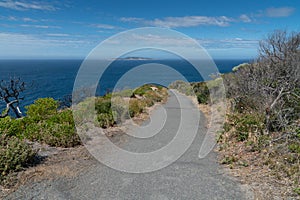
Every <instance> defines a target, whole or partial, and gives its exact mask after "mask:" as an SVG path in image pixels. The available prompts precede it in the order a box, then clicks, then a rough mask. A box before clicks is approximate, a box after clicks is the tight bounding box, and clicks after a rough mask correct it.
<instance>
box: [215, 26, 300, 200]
mask: <svg viewBox="0 0 300 200" xmlns="http://www.w3.org/2000/svg"><path fill="white" fill-rule="evenodd" d="M283 46H284V47H285V48H279V47H283ZM299 47H300V34H299V33H292V34H288V33H286V32H285V31H275V32H274V33H273V34H271V35H270V36H269V37H268V38H267V39H266V40H263V41H261V43H260V55H261V56H260V58H259V59H258V60H257V61H256V62H254V63H251V64H243V65H239V66H238V67H236V68H234V70H233V72H232V73H228V74H223V75H222V77H223V80H224V83H225V87H226V90H227V97H228V104H227V105H230V106H229V108H228V111H227V119H226V122H225V124H224V129H223V131H222V132H221V133H220V134H219V135H218V138H217V140H218V142H219V150H220V152H221V155H222V158H221V163H223V164H227V165H229V166H230V168H235V169H236V171H238V172H239V176H242V177H243V178H245V179H246V180H249V182H256V181H259V180H261V181H262V182H264V183H266V182H268V183H269V184H271V185H273V187H276V189H274V190H273V191H271V193H277V196H280V197H281V198H285V197H287V195H288V196H289V198H290V197H291V196H292V197H294V196H295V195H300V192H299V184H300V99H299V97H300V82H299V73H300V65H299V63H300V54H299ZM238 169H240V170H238ZM262 177H263V178H262ZM262 179H263V180H262ZM277 183H278V184H277Z"/></svg>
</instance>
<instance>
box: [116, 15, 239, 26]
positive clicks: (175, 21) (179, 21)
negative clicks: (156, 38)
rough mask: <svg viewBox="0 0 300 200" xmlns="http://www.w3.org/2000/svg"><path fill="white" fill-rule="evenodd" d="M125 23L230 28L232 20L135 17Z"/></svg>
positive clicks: (200, 17)
mask: <svg viewBox="0 0 300 200" xmlns="http://www.w3.org/2000/svg"><path fill="white" fill-rule="evenodd" d="M120 20H121V21H123V22H140V23H143V24H145V25H150V26H157V27H167V28H178V27H195V26H201V25H212V26H229V25H230V22H232V21H234V20H233V19H232V18H229V17H226V16H219V17H208V16H185V17H166V18H163V19H154V20H146V19H142V18H135V17H128V18H126V17H123V18H121V19H120Z"/></svg>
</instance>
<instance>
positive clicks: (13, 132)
mask: <svg viewBox="0 0 300 200" xmlns="http://www.w3.org/2000/svg"><path fill="white" fill-rule="evenodd" d="M24 128H25V126H24V122H23V120H22V119H12V118H10V117H5V118H0V134H4V135H8V136H17V137H18V138H22V137H23V131H24Z"/></svg>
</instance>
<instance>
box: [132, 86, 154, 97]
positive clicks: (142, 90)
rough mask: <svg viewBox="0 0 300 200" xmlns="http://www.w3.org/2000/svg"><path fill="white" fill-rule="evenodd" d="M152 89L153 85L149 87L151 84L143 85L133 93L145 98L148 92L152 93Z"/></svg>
mask: <svg viewBox="0 0 300 200" xmlns="http://www.w3.org/2000/svg"><path fill="white" fill-rule="evenodd" d="M151 87H152V85H149V84H146V85H143V86H141V87H139V88H137V89H135V90H134V91H133V94H136V95H140V96H143V95H144V94H146V92H148V91H152V89H151ZM155 87H156V86H155Z"/></svg>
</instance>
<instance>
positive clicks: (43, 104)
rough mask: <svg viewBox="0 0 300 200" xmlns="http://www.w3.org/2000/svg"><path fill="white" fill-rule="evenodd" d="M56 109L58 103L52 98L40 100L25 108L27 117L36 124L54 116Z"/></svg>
mask: <svg viewBox="0 0 300 200" xmlns="http://www.w3.org/2000/svg"><path fill="white" fill-rule="evenodd" d="M58 107H59V102H58V101H55V100H54V99H53V98H41V99H38V100H36V101H34V104H31V105H29V106H26V107H25V108H26V109H27V112H26V114H27V117H29V118H31V119H32V120H34V121H36V122H37V121H41V120H45V119H48V118H49V117H51V116H53V115H55V114H56V113H57V109H58Z"/></svg>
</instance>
